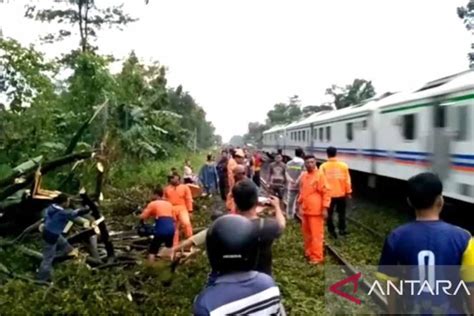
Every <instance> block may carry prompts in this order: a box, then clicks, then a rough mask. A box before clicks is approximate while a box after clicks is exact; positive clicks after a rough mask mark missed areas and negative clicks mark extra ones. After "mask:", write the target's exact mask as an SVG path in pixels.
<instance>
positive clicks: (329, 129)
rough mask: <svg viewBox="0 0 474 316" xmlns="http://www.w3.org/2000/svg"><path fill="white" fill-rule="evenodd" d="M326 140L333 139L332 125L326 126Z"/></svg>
mask: <svg viewBox="0 0 474 316" xmlns="http://www.w3.org/2000/svg"><path fill="white" fill-rule="evenodd" d="M326 140H327V141H328V142H329V141H331V126H326Z"/></svg>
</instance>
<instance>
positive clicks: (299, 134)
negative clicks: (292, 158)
mask: <svg viewBox="0 0 474 316" xmlns="http://www.w3.org/2000/svg"><path fill="white" fill-rule="evenodd" d="M298 141H299V142H300V141H301V131H298Z"/></svg>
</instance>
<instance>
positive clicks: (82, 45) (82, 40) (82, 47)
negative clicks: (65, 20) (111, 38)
mask: <svg viewBox="0 0 474 316" xmlns="http://www.w3.org/2000/svg"><path fill="white" fill-rule="evenodd" d="M83 1H84V0H79V1H77V11H78V14H79V35H80V37H81V42H80V46H81V49H82V52H83V53H84V52H85V51H86V47H85V45H84V40H85V38H84V27H83V25H82V21H83V20H82V7H83V5H84V2H83ZM85 1H87V0H85Z"/></svg>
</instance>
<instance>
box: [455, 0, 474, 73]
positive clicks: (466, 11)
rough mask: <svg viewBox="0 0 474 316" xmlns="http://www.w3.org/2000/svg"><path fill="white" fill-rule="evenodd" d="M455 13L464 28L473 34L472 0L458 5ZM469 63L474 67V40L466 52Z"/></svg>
mask: <svg viewBox="0 0 474 316" xmlns="http://www.w3.org/2000/svg"><path fill="white" fill-rule="evenodd" d="M457 13H458V16H459V18H460V19H462V20H463V23H464V25H465V26H466V29H467V30H468V31H470V32H471V33H472V34H473V35H474V0H469V2H468V3H467V5H466V6H465V7H458V8H457ZM468 59H469V65H470V67H471V68H474V40H473V41H472V43H471V52H470V53H469V54H468Z"/></svg>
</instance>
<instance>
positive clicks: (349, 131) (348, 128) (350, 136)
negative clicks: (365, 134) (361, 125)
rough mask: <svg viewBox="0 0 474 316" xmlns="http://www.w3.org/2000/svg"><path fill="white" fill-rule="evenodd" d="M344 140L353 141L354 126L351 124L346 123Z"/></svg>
mask: <svg viewBox="0 0 474 316" xmlns="http://www.w3.org/2000/svg"><path fill="white" fill-rule="evenodd" d="M346 138H347V140H348V141H350V142H351V141H352V140H353V139H354V124H353V123H352V122H350V123H346Z"/></svg>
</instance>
